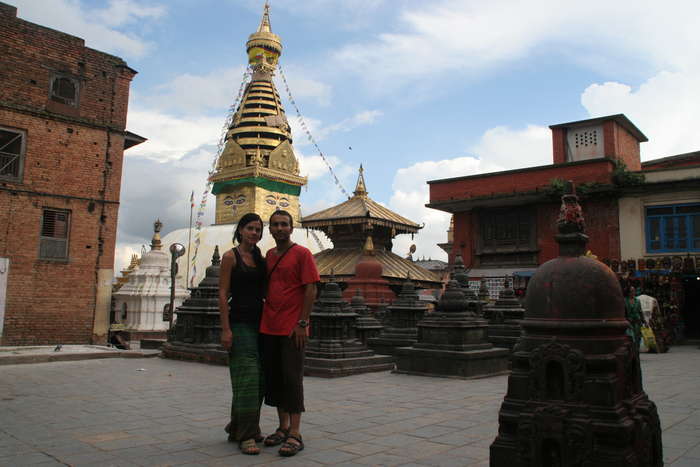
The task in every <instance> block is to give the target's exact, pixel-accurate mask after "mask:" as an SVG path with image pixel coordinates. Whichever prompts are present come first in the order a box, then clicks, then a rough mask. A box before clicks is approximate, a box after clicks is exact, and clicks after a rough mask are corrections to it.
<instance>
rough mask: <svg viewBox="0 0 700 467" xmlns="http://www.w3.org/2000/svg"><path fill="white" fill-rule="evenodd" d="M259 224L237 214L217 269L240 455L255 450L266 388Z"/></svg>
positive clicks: (232, 435) (233, 431) (232, 427)
mask: <svg viewBox="0 0 700 467" xmlns="http://www.w3.org/2000/svg"><path fill="white" fill-rule="evenodd" d="M262 229H263V223H262V220H261V219H260V216H258V215H257V214H255V213H248V214H245V215H244V216H243V217H241V220H240V221H238V225H237V226H236V231H235V232H234V239H235V240H236V241H237V242H238V246H236V247H234V248H232V249H231V250H229V251H227V252H226V253H224V256H223V258H222V259H221V270H220V273H219V314H220V318H221V345H223V347H224V348H225V349H227V350H228V351H229V369H230V373H231V389H232V390H233V399H232V401H231V422H230V423H229V424H228V425H227V426H226V431H227V432H228V434H229V436H228V439H229V441H237V442H238V443H239V444H238V445H239V448H240V449H241V452H243V453H244V454H259V453H260V448H258V446H257V444H256V442H259V441H262V439H263V438H262V435H261V434H260V406H261V404H262V400H263V395H264V387H263V384H264V383H263V375H262V367H261V361H260V360H261V358H260V350H259V348H260V347H259V333H258V330H259V327H260V316H261V315H262V308H263V297H264V294H265V276H266V268H265V260H264V259H263V257H262V254H261V253H260V249H259V248H258V247H257V245H256V244H257V243H258V241H260V238H261V236H262Z"/></svg>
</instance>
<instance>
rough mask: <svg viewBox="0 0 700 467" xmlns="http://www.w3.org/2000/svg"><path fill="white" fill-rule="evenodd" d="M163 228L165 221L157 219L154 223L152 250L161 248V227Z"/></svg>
mask: <svg viewBox="0 0 700 467" xmlns="http://www.w3.org/2000/svg"><path fill="white" fill-rule="evenodd" d="M162 228H163V223H162V222H161V221H160V219H156V221H155V222H154V223H153V238H152V239H151V250H160V248H161V242H160V229H162Z"/></svg>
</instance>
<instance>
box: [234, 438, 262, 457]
mask: <svg viewBox="0 0 700 467" xmlns="http://www.w3.org/2000/svg"><path fill="white" fill-rule="evenodd" d="M238 447H239V448H240V450H241V452H242V453H243V454H248V455H249V456H256V455H258V454H260V448H259V447H258V445H257V444H255V440H254V439H253V438H250V439H246V440H245V441H241V442H240V443H238Z"/></svg>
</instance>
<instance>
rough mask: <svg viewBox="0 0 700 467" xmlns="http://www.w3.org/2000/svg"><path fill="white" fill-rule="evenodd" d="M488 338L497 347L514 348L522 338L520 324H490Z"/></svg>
mask: <svg viewBox="0 0 700 467" xmlns="http://www.w3.org/2000/svg"><path fill="white" fill-rule="evenodd" d="M487 336H488V337H487V339H488V341H489V342H491V343H492V344H493V345H494V346H496V347H504V348H507V349H508V350H511V351H512V350H513V347H515V344H516V342H518V339H519V338H520V325H519V324H489V327H488V332H487Z"/></svg>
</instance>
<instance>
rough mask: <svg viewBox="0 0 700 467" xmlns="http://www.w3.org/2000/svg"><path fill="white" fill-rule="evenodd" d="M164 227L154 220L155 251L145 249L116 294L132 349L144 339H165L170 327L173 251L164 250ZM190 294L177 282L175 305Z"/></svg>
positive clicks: (116, 305) (120, 320)
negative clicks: (167, 313) (167, 316)
mask: <svg viewBox="0 0 700 467" xmlns="http://www.w3.org/2000/svg"><path fill="white" fill-rule="evenodd" d="M162 227H163V224H162V223H161V222H160V221H159V220H158V221H156V222H155V223H154V224H153V230H154V233H153V238H152V240H151V251H149V252H147V253H144V255H143V256H142V257H141V260H140V265H139V267H138V268H137V269H135V270H133V271H132V272H130V273H129V274H128V275H127V276H126V278H127V279H126V282H125V283H124V284H123V285H122V286H121V287H120V288H119V290H118V291H116V292H114V293H113V294H112V297H113V300H114V305H113V306H114V310H115V314H114V321H115V323H117V324H119V325H122V326H123V328H121V329H120V331H122V334H121V335H122V337H123V338H124V339H125V340H126V341H128V342H129V346H130V348H132V349H133V348H139V347H140V342H141V341H142V340H144V339H155V340H162V341H163V342H164V341H165V338H166V331H167V330H168V322H167V321H163V310H164V309H165V307H166V306H167V305H168V304H169V303H170V254H169V253H167V252H165V251H163V250H162V245H161V240H160V230H161V228H162ZM132 264H133V262H132ZM176 284H177V283H176ZM187 294H188V292H187V290H186V289H184V288H182V287H179V286H176V287H175V305H176V306H177V305H179V304H181V303H182V301H183V300H184V299H185V297H186V296H187Z"/></svg>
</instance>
